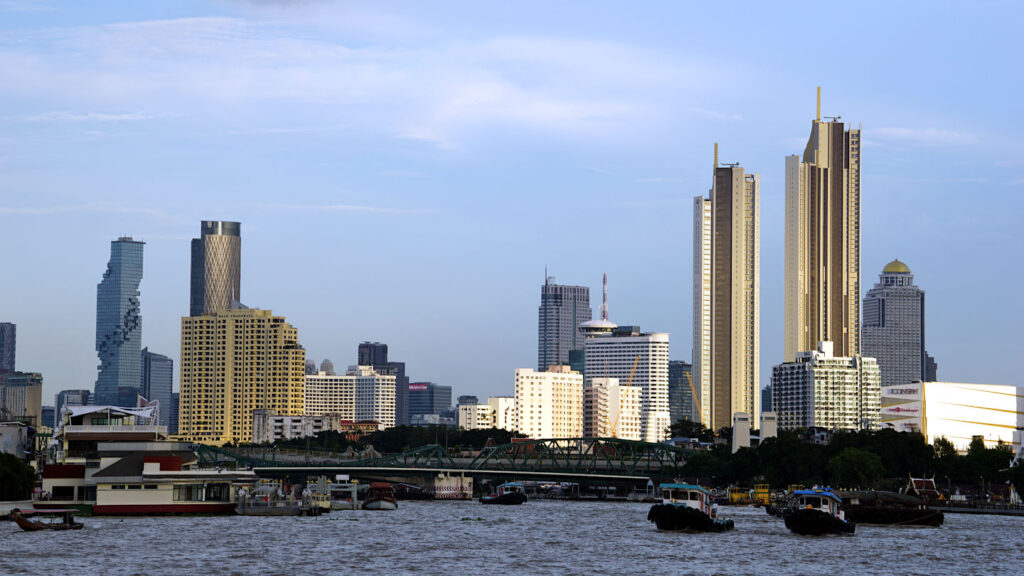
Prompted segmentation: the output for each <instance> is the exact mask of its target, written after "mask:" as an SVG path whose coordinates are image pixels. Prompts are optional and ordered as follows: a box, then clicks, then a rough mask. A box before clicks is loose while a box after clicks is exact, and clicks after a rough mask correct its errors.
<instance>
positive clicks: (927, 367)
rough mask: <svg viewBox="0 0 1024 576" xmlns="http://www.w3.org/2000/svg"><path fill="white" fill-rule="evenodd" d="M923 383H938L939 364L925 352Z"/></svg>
mask: <svg viewBox="0 0 1024 576" xmlns="http://www.w3.org/2000/svg"><path fill="white" fill-rule="evenodd" d="M924 381H925V382H938V381H939V364H938V363H937V362H936V361H935V358H932V357H931V356H929V355H928V352H927V351H925V353H924Z"/></svg>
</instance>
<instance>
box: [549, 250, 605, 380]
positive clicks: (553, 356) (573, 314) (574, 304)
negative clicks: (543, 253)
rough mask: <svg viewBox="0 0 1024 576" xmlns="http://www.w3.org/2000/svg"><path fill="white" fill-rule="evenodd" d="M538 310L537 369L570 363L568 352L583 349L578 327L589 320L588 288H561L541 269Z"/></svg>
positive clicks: (590, 312) (590, 313) (561, 286)
mask: <svg viewBox="0 0 1024 576" xmlns="http://www.w3.org/2000/svg"><path fill="white" fill-rule="evenodd" d="M544 273H545V276H544V284H543V285H542V286H541V288H540V307H539V308H538V309H537V370H538V371H540V372H543V371H545V370H547V369H548V366H560V365H568V364H569V354H570V352H573V351H577V350H582V349H583V337H582V336H581V335H580V333H579V331H578V330H577V327H578V326H579V325H580V324H582V323H584V322H586V321H587V320H590V318H591V317H592V316H591V315H592V311H591V309H590V288H587V287H586V286H563V285H560V284H556V283H555V277H554V276H548V275H547V269H545V270H544Z"/></svg>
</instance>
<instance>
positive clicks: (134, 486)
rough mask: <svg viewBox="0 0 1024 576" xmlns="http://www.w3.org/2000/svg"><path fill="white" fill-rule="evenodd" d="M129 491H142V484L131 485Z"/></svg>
mask: <svg viewBox="0 0 1024 576" xmlns="http://www.w3.org/2000/svg"><path fill="white" fill-rule="evenodd" d="M128 489H129V490H142V484H129V485H128Z"/></svg>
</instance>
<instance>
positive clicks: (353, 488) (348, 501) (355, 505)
mask: <svg viewBox="0 0 1024 576" xmlns="http://www.w3.org/2000/svg"><path fill="white" fill-rule="evenodd" d="M358 488H359V485H358V484H353V483H350V482H342V483H337V484H331V488H330V490H331V510H359V508H360V504H359V490H358Z"/></svg>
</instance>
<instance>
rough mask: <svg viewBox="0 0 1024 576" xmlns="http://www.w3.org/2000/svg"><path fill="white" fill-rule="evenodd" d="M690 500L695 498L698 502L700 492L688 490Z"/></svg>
mask: <svg viewBox="0 0 1024 576" xmlns="http://www.w3.org/2000/svg"><path fill="white" fill-rule="evenodd" d="M689 499H690V500H696V501H698V502H700V492H690V498H689Z"/></svg>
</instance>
